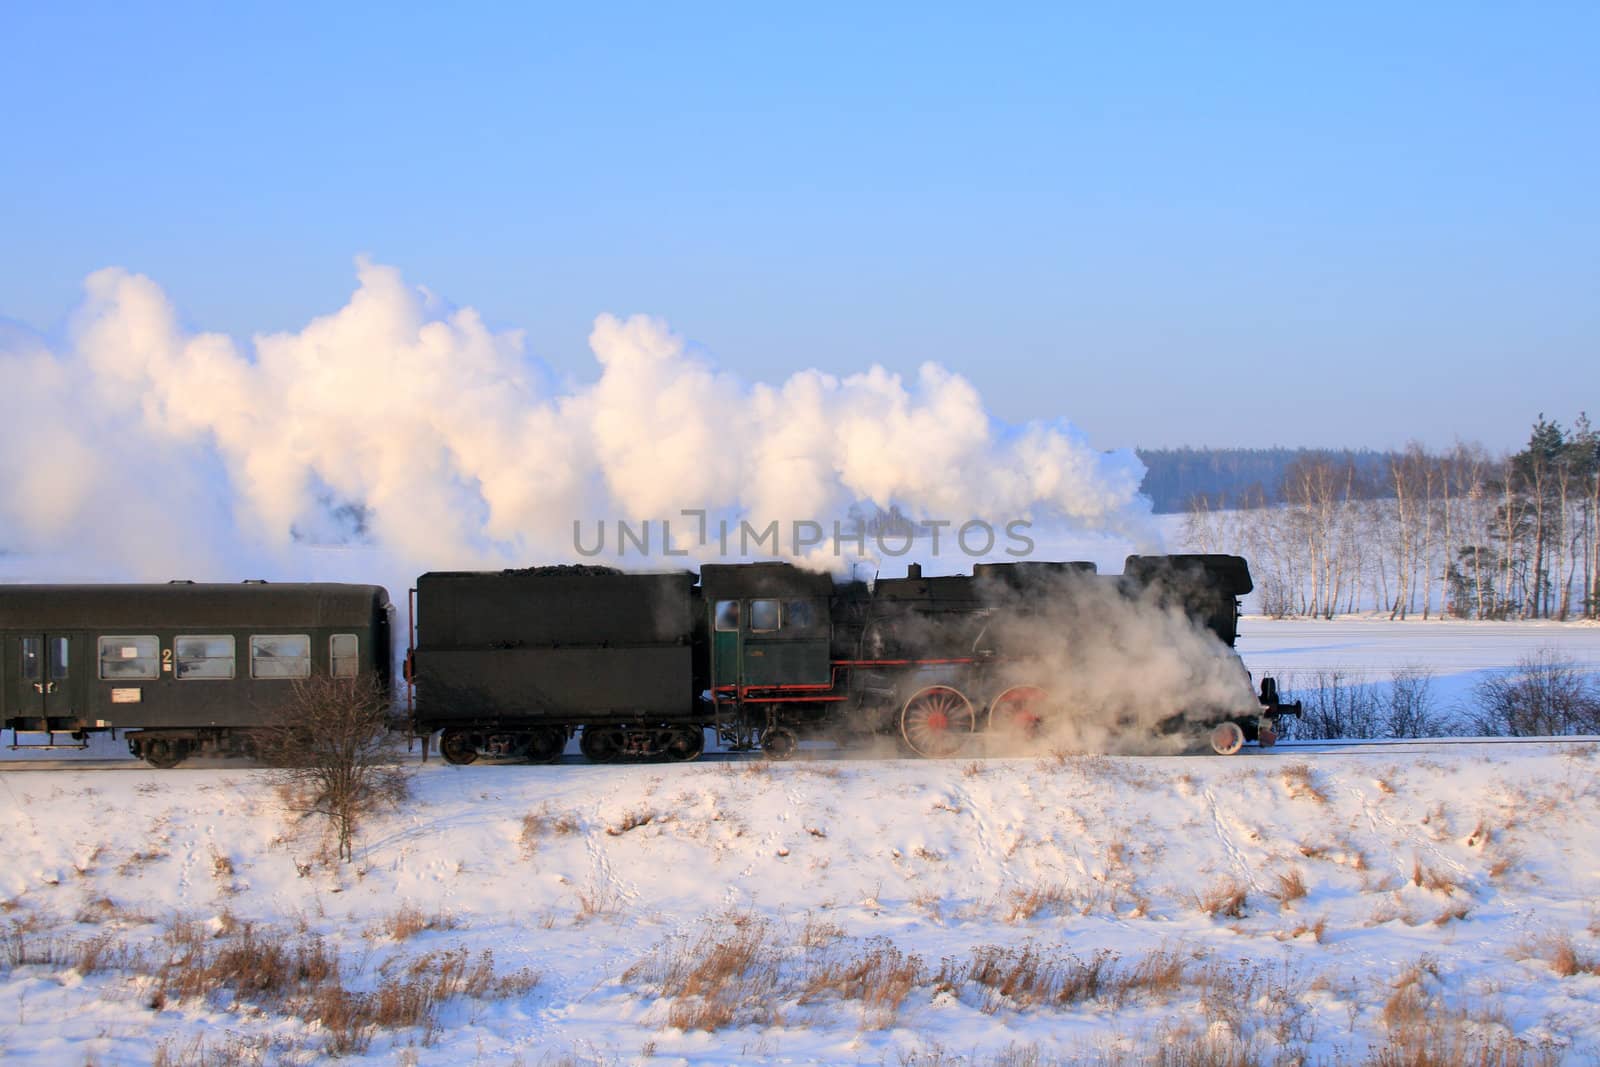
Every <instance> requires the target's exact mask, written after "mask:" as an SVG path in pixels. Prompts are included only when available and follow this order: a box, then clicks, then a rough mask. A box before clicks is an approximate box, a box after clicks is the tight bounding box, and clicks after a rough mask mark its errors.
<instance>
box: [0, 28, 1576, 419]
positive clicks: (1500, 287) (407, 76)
mask: <svg viewBox="0 0 1600 1067" xmlns="http://www.w3.org/2000/svg"><path fill="white" fill-rule="evenodd" d="M0 49H3V54H4V61H3V62H0V99H4V100H5V101H6V102H7V103H6V110H5V114H6V119H5V124H4V132H3V133H0V163H3V165H0V316H4V317H9V318H12V319H15V320H18V321H20V322H22V323H25V324H27V325H28V326H31V327H33V328H36V329H40V330H44V331H47V332H48V331H51V330H55V329H58V328H59V326H60V323H61V320H62V318H63V316H64V315H65V314H66V313H67V312H68V311H69V310H70V308H71V306H72V305H73V304H74V302H75V301H76V300H77V299H78V294H79V292H80V285H81V282H82V279H83V277H84V275H86V274H87V273H89V272H90V271H92V270H94V269H96V268H99V267H103V266H108V265H119V266H124V267H127V268H130V269H133V270H136V271H140V272H143V273H146V274H149V275H150V276H151V277H153V278H154V279H156V280H157V281H158V282H159V283H160V284H161V285H163V286H164V287H165V288H166V289H167V291H168V292H169V293H170V294H171V296H172V297H173V299H174V300H175V301H176V302H177V303H178V304H179V306H180V307H181V308H182V309H183V311H184V314H185V316H186V317H187V319H188V321H189V323H190V324H191V325H193V326H194V327H196V328H205V329H214V330H221V331H225V332H229V333H232V334H235V335H236V336H239V337H248V336H249V335H251V334H253V333H256V332H264V331H270V330H281V329H292V328H298V327H300V326H302V325H303V324H304V323H305V322H306V320H308V319H309V318H310V317H311V316H313V315H315V314H319V313H322V312H326V311H329V310H332V309H334V308H336V307H338V306H339V305H341V304H342V303H343V302H344V300H345V299H346V298H347V296H348V294H349V291H350V290H351V288H352V287H353V285H354V279H353V268H352V262H353V258H354V256H355V255H356V254H358V253H367V254H370V255H372V256H373V257H374V258H375V259H377V260H378V261H380V262H385V263H392V264H394V265H396V266H398V267H400V268H401V269H402V270H403V271H404V272H405V273H406V276H407V278H408V279H409V280H411V281H413V282H415V283H418V284H422V285H425V286H427V287H428V288H429V289H431V290H433V291H434V292H437V293H439V294H441V295H442V296H444V297H446V298H447V299H449V300H451V301H454V302H456V303H460V304H470V305H472V306H475V307H477V308H478V309H480V310H481V311H482V312H483V314H484V315H485V317H486V318H487V319H488V320H489V321H490V322H491V323H492V324H494V325H496V326H517V327H521V328H524V329H525V330H526V331H527V337H528V344H529V348H530V350H531V352H532V353H533V354H535V355H537V356H539V357H540V358H543V359H546V360H548V361H549V362H550V363H552V364H553V365H554V366H555V367H556V368H557V370H558V371H559V372H562V373H566V374H571V375H575V376H580V377H584V376H590V375H592V373H593V367H592V363H591V360H590V357H589V356H588V353H587V350H586V348H585V345H584V338H585V336H586V335H587V333H588V330H589V328H590V324H591V322H592V320H593V318H594V316H595V315H596V314H598V313H599V312H602V311H612V312H616V313H619V314H628V313H633V312H646V313H649V314H653V315H659V316H662V317H664V318H666V319H667V320H669V321H670V322H671V323H672V324H673V325H674V327H676V328H677V329H678V330H680V331H681V332H682V333H684V334H685V335H687V336H689V337H690V338H692V339H694V340H695V341H697V342H699V343H700V344H702V345H704V346H705V347H706V348H707V349H709V350H710V352H711V353H712V354H713V355H714V356H715V358H716V359H717V360H718V361H719V362H720V363H721V364H723V365H724V366H726V367H729V368H731V369H733V370H735V371H737V372H738V373H740V374H741V375H743V376H745V377H747V378H751V379H768V380H771V379H778V378H782V377H785V376H787V375H788V374H789V373H790V372H792V371H794V370H797V369H800V368H802V367H808V366H817V367H821V368H823V369H825V370H829V371H835V372H849V371H852V370H856V369H860V368H862V367H864V366H866V365H867V364H869V363H873V362H879V363H883V364H885V365H887V366H889V367H891V368H893V369H897V370H901V371H904V372H907V373H911V372H914V370H915V368H916V366H917V365H918V364H919V363H920V362H921V361H923V360H927V359H931V360H936V361H938V362H941V363H943V364H945V365H947V366H949V367H951V368H953V369H955V370H957V371H959V372H961V373H963V374H965V375H967V376H968V377H970V378H971V379H972V380H973V381H974V382H975V383H976V384H977V385H978V387H979V389H980V390H981V391H982V392H983V394H984V396H985V397H986V399H987V401H988V403H989V406H990V409H991V411H992V412H993V413H994V414H995V415H996V416H997V417H999V418H1002V419H1005V420H1008V421H1018V420H1023V419H1031V418H1041V417H1054V416H1058V415H1065V416H1066V417H1068V418H1069V419H1071V420H1072V421H1073V422H1074V423H1076V424H1077V425H1079V426H1080V427H1082V428H1083V429H1085V430H1086V431H1087V432H1088V433H1089V434H1090V436H1091V438H1092V440H1093V441H1094V442H1095V443H1097V444H1100V445H1102V446H1103V447H1108V448H1110V447H1118V446H1125V445H1134V444H1138V445H1173V444H1183V443H1189V444H1196V445H1200V444H1212V445H1229V444H1242V445H1267V444H1274V443H1282V444H1311V445H1352V446H1359V445H1370V446H1379V447H1382V446H1390V445H1398V444H1401V443H1403V442H1404V441H1406V440H1407V439H1409V438H1417V439H1420V440H1423V441H1424V442H1427V443H1429V444H1434V445H1444V444H1448V443H1449V442H1450V441H1451V440H1452V439H1454V438H1455V437H1457V436H1460V437H1463V438H1467V439H1477V440H1481V441H1484V442H1485V443H1488V444H1490V445H1491V446H1495V447H1502V446H1509V445H1515V444H1517V443H1519V442H1520V441H1522V440H1524V439H1525V437H1526V433H1527V428H1528V425H1529V424H1530V423H1531V421H1532V420H1533V418H1534V416H1535V415H1536V414H1537V413H1538V412H1540V411H1541V410H1542V411H1545V412H1547V413H1548V414H1551V415H1553V416H1555V417H1557V418H1561V419H1563V420H1568V419H1570V418H1571V417H1572V416H1573V415H1575V414H1576V413H1577V411H1578V409H1580V408H1582V407H1585V406H1593V407H1600V404H1596V402H1595V401H1596V397H1597V396H1600V390H1597V389H1596V385H1597V384H1600V372H1597V371H1596V369H1595V367H1596V363H1597V362H1600V361H1597V358H1596V357H1597V355H1600V344H1597V342H1600V207H1597V197H1596V190H1597V189H1600V63H1597V62H1596V59H1595V56H1596V55H1597V53H1600V5H1595V4H1592V3H1585V4H1571V5H1561V4H1534V5H1524V6H1521V7H1518V8H1516V9H1513V8H1511V7H1509V6H1504V5H1478V4H1407V5H1355V4H1351V5H1323V6H1321V7H1320V8H1313V7H1311V6H1310V5H1279V4H1264V5H1259V6H1257V5H1210V4H1189V5H1160V4H1150V5H1142V6H1139V7H1137V8H1135V7H1133V6H1131V5H1096V6H1093V7H1091V6H1089V5H1071V4H1051V5H1042V6H1038V7H1031V6H1021V5H1019V6H1013V7H1010V8H1008V9H1006V10H1005V11H1004V12H1002V13H1000V14H993V13H987V12H985V13H982V14H980V13H979V12H978V9H977V8H974V7H971V6H963V7H955V6H938V5H905V6H894V5H877V6H874V7H872V8H871V9H870V10H865V11H863V10H856V9H854V8H853V7H846V6H839V7H823V6H820V5H805V6H794V7H792V8H790V9H788V10H785V11H774V10H764V9H763V8H762V6H760V5H730V6H724V7H712V6H705V5H682V6H679V5H659V4H658V5H639V6H631V5H615V6H611V7H607V8H604V9H600V8H598V7H593V8H589V7H583V8H580V5H562V6H560V7H556V6H549V7H537V6H524V5H507V6H504V7H501V6H494V5H483V4H478V5H466V6H464V7H463V8H462V9H460V10H456V11H450V12H448V13H446V12H444V11H443V10H441V9H437V8H433V7H425V6H423V5H403V6H401V8H400V10H391V9H390V8H389V6H387V5H385V6H378V5H372V6H364V5H360V4H347V5H340V6H338V7H337V8H336V10H334V11H333V12H332V13H329V12H328V11H325V10H322V9H321V8H320V7H310V6H305V7H300V6H295V5H271V6H260V7H252V6H246V5H209V4H208V5H177V4H163V5H158V6H144V7H142V8H136V7H135V6H134V5H78V4H50V5H36V4H28V3H18V2H16V0H11V2H8V3H5V4H4V5H0ZM1592 413H1593V414H1600V412H1592Z"/></svg>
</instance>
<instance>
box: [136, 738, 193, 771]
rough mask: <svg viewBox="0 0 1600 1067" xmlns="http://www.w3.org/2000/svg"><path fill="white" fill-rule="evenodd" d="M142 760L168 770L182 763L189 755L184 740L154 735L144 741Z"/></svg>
mask: <svg viewBox="0 0 1600 1067" xmlns="http://www.w3.org/2000/svg"><path fill="white" fill-rule="evenodd" d="M143 752H144V761H145V762H146V763H148V764H150V766H152V767H159V768H160V769H161V770H164V771H165V770H168V769H170V768H173V767H176V766H177V765H178V764H180V763H182V762H183V760H184V757H186V756H188V755H189V746H188V744H187V743H186V742H183V741H176V740H168V739H167V738H165V737H154V738H151V739H150V740H149V741H146V742H145V743H144V749H143Z"/></svg>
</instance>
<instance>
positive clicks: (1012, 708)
mask: <svg viewBox="0 0 1600 1067" xmlns="http://www.w3.org/2000/svg"><path fill="white" fill-rule="evenodd" d="M1048 700H1049V695H1048V694H1047V693H1046V692H1045V691H1044V690H1043V689H1040V688H1039V687H1038V686H1036V685H1014V686H1012V687H1011V688H1010V689H1007V690H1006V691H1005V692H1003V693H1001V694H1000V695H999V696H997V697H995V698H994V699H993V700H992V701H990V702H989V732H990V733H991V734H994V735H996V736H997V737H1000V738H1002V739H1003V740H1006V741H1036V740H1038V738H1039V735H1040V733H1042V732H1043V728H1044V720H1045V714H1044V713H1045V703H1046V702H1047V701H1048Z"/></svg>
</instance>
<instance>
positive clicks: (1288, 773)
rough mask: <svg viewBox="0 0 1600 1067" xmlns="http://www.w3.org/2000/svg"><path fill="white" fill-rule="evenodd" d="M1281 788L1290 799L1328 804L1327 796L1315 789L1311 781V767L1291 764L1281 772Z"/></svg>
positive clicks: (1302, 764) (1315, 786) (1314, 784)
mask: <svg viewBox="0 0 1600 1067" xmlns="http://www.w3.org/2000/svg"><path fill="white" fill-rule="evenodd" d="M1281 774H1282V777H1283V787H1284V788H1285V789H1286V790H1288V791H1289V795H1290V796H1291V797H1296V798H1303V799H1305V800H1312V801H1315V802H1316V803H1318V804H1326V803H1327V802H1328V794H1326V793H1324V792H1323V791H1322V790H1320V789H1318V788H1317V785H1316V783H1315V782H1314V781H1312V779H1311V767H1310V766H1309V765H1307V764H1304V763H1291V764H1290V765H1289V766H1287V767H1285V768H1284V769H1283V771H1282V772H1281Z"/></svg>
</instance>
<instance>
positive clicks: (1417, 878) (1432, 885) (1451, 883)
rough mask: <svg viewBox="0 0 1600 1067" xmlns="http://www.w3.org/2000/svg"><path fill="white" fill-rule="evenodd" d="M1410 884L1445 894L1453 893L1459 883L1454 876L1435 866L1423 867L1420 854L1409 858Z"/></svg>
mask: <svg viewBox="0 0 1600 1067" xmlns="http://www.w3.org/2000/svg"><path fill="white" fill-rule="evenodd" d="M1411 884H1412V885H1415V886H1419V887H1420V888H1423V889H1427V890H1429V891H1430V892H1434V893H1444V894H1445V895H1446V896H1448V895H1450V894H1451V893H1454V892H1455V891H1456V890H1457V889H1459V888H1460V885H1459V884H1458V883H1457V882H1456V880H1455V879H1454V878H1452V877H1451V876H1450V875H1448V874H1445V873H1444V872H1442V871H1440V870H1438V869H1437V868H1435V867H1424V866H1423V865H1422V858H1421V857H1420V856H1418V857H1413V858H1412V860H1411Z"/></svg>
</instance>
